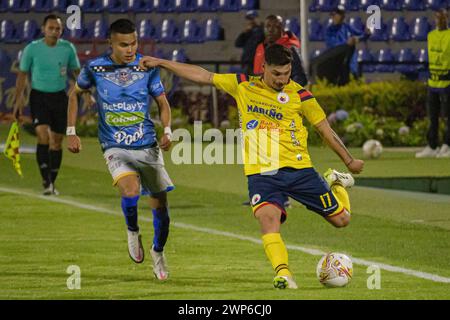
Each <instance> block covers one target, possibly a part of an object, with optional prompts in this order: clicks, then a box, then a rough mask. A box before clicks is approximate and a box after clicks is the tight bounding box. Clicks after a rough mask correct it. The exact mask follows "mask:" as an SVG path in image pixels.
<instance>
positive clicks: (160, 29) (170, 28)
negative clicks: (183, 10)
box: [156, 19, 180, 43]
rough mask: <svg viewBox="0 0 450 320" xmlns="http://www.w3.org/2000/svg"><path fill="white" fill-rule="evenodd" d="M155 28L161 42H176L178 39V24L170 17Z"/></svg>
mask: <svg viewBox="0 0 450 320" xmlns="http://www.w3.org/2000/svg"><path fill="white" fill-rule="evenodd" d="M156 29H157V33H158V40H159V41H161V42H162V43H178V42H179V41H180V37H179V29H178V26H177V25H176V23H175V21H173V20H172V19H164V20H163V21H162V22H161V24H160V25H159V26H157V27H156Z"/></svg>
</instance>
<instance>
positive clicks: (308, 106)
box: [298, 89, 326, 125]
mask: <svg viewBox="0 0 450 320" xmlns="http://www.w3.org/2000/svg"><path fill="white" fill-rule="evenodd" d="M298 95H299V96H300V102H301V108H300V110H301V114H302V115H303V116H304V117H305V118H306V119H307V120H308V121H309V123H311V124H312V125H316V124H318V123H319V122H320V121H322V120H324V119H325V118H326V115H325V112H324V111H323V109H322V107H321V106H320V105H319V103H318V102H317V100H316V99H315V98H314V96H313V95H312V93H311V92H309V91H308V90H306V89H301V90H299V91H298Z"/></svg>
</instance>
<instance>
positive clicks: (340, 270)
mask: <svg viewBox="0 0 450 320" xmlns="http://www.w3.org/2000/svg"><path fill="white" fill-rule="evenodd" d="M316 273H317V278H318V279H319V281H320V283H321V284H323V285H324V286H326V287H332V288H335V287H345V286H346V285H347V284H348V283H349V282H350V280H351V279H352V277H353V263H352V260H351V259H350V258H349V257H348V256H346V255H345V254H343V253H335V252H332V253H327V254H326V255H324V256H323V257H322V258H321V259H320V261H319V263H318V264H317V270H316Z"/></svg>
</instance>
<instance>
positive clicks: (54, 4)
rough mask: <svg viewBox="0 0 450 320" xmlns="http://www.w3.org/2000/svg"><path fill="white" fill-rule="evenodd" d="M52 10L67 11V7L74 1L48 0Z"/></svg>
mask: <svg viewBox="0 0 450 320" xmlns="http://www.w3.org/2000/svg"><path fill="white" fill-rule="evenodd" d="M48 2H49V7H50V11H59V12H63V13H66V11H67V7H68V6H70V5H71V4H72V3H71V1H70V0H48Z"/></svg>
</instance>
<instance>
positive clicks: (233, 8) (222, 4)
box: [217, 0, 240, 12]
mask: <svg viewBox="0 0 450 320" xmlns="http://www.w3.org/2000/svg"><path fill="white" fill-rule="evenodd" d="M239 2H240V1H239V0H219V3H218V7H217V10H218V11H222V12H237V11H239Z"/></svg>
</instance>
